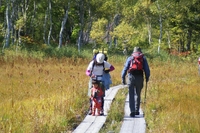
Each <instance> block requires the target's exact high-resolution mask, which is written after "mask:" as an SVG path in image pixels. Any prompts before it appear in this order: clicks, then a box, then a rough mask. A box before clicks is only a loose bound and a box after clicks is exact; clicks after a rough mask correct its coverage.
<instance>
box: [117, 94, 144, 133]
mask: <svg viewBox="0 0 200 133" xmlns="http://www.w3.org/2000/svg"><path fill="white" fill-rule="evenodd" d="M124 111H125V115H124V120H123V123H122V127H121V130H120V133H145V129H146V122H145V119H144V117H143V116H144V115H143V111H142V110H141V109H140V115H136V116H135V117H134V118H132V117H130V109H129V95H127V97H126V103H125V107H124Z"/></svg>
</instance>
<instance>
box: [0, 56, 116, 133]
mask: <svg viewBox="0 0 200 133" xmlns="http://www.w3.org/2000/svg"><path fill="white" fill-rule="evenodd" d="M89 61H90V60H89V59H75V58H63V59H55V58H50V59H44V60H42V61H40V60H36V59H22V58H20V57H19V58H15V59H14V60H9V61H7V62H5V61H4V60H3V59H1V61H0V64H1V68H0V73H1V77H0V82H1V84H0V119H1V120H0V121H1V123H0V132H20V133H21V132H24V133H28V132H29V133H35V132H61V131H70V130H72V128H75V127H76V126H77V125H78V124H79V123H80V122H81V121H82V119H83V118H84V116H85V114H86V113H87V112H86V111H87V109H88V107H89V100H88V97H87V91H88V89H87V88H88V81H89V78H88V77H87V76H86V75H85V70H86V68H87V65H88V63H89ZM115 64H116V63H115ZM119 75H120V73H119V72H118V73H111V76H112V77H113V84H119V82H120V81H119V79H118V80H116V79H115V78H119Z"/></svg>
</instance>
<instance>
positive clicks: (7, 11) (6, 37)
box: [3, 1, 10, 48]
mask: <svg viewBox="0 0 200 133" xmlns="http://www.w3.org/2000/svg"><path fill="white" fill-rule="evenodd" d="M9 10H10V5H9V2H8V1H7V8H6V24H7V28H6V34H5V44H4V47H3V48H7V47H9V40H10V18H9Z"/></svg>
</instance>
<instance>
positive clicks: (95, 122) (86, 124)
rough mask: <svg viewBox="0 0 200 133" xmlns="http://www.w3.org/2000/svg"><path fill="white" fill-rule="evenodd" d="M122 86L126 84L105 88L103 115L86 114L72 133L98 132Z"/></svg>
mask: <svg viewBox="0 0 200 133" xmlns="http://www.w3.org/2000/svg"><path fill="white" fill-rule="evenodd" d="M124 87H127V86H125V85H118V86H114V87H110V89H109V90H106V95H105V97H104V99H105V100H104V116H91V115H87V116H86V117H85V119H84V120H83V121H82V122H81V124H80V125H79V126H78V127H77V128H76V129H75V130H74V131H73V133H98V132H99V130H100V129H101V127H102V126H103V124H104V123H105V121H106V118H107V113H108V111H109V109H110V105H111V103H112V100H113V99H114V97H115V95H116V93H117V91H118V90H119V89H121V88H124Z"/></svg>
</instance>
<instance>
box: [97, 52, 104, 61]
mask: <svg viewBox="0 0 200 133" xmlns="http://www.w3.org/2000/svg"><path fill="white" fill-rule="evenodd" d="M104 59H105V56H104V54H102V53H98V54H97V56H96V60H97V63H103V61H104Z"/></svg>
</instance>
